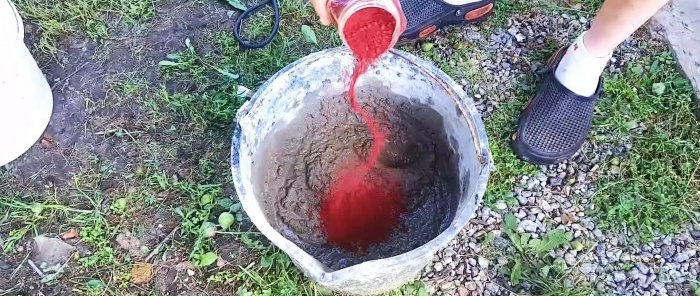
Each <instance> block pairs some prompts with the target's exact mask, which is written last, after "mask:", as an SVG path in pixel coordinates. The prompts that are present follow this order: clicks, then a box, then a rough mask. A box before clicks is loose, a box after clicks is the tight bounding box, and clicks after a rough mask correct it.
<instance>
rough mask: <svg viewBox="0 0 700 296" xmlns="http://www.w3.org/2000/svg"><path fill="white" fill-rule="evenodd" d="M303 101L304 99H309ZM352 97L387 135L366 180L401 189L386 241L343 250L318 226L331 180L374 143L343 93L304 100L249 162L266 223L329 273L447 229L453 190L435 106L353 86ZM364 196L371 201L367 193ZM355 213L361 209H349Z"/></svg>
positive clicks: (453, 160)
mask: <svg viewBox="0 0 700 296" xmlns="http://www.w3.org/2000/svg"><path fill="white" fill-rule="evenodd" d="M309 96H313V94H310V95H309ZM306 99H307V100H305V101H306V102H309V99H310V98H309V97H307V98H306ZM358 99H359V101H360V102H362V104H363V108H364V109H365V110H368V111H369V112H370V113H371V114H372V116H373V117H374V119H375V120H376V121H377V122H378V124H379V126H380V128H381V129H382V130H383V131H384V132H385V134H386V135H387V142H386V145H385V146H384V149H383V150H382V152H381V155H380V157H379V160H378V163H377V165H376V166H375V167H374V168H372V169H371V171H370V172H368V174H367V175H368V178H370V179H371V178H381V179H382V180H391V181H392V182H398V186H397V188H398V190H400V191H401V192H400V194H398V195H396V196H400V197H401V199H402V200H400V201H399V202H401V203H402V205H401V207H402V208H404V209H403V210H404V211H402V213H401V215H400V217H399V221H397V222H398V223H397V225H396V227H394V229H390V235H388V237H387V239H386V240H384V241H382V242H379V243H373V244H371V245H369V246H367V247H366V248H360V249H348V248H343V247H342V246H337V245H333V244H331V243H330V240H329V235H328V233H326V232H325V231H323V230H324V225H323V221H326V220H324V219H322V218H326V217H321V216H322V213H321V212H322V211H321V207H322V204H323V202H324V198H328V192H329V190H330V188H331V185H332V184H333V182H335V181H336V179H337V178H338V175H342V172H343V171H344V170H346V169H347V168H348V165H353V164H360V163H363V162H365V161H366V159H367V157H368V155H369V153H370V150H371V147H372V146H373V144H374V143H373V139H372V137H371V135H370V133H369V131H368V128H367V126H366V125H365V123H364V122H362V120H361V119H360V118H359V117H357V115H356V114H355V113H353V111H352V110H351V108H350V105H349V104H348V102H347V98H346V97H345V96H338V97H333V98H327V99H324V100H315V99H313V98H311V101H315V103H307V104H306V106H305V107H303V108H302V110H301V111H300V116H297V117H296V118H295V119H294V120H292V121H291V122H290V123H288V124H286V125H285V126H283V127H279V128H278V129H277V130H276V132H274V133H272V134H270V135H268V136H267V139H265V141H264V143H265V144H264V146H265V147H261V150H260V151H259V152H258V153H256V155H255V159H256V161H255V164H254V167H253V169H254V177H253V182H254V185H255V188H256V196H258V197H259V198H260V203H261V205H262V207H263V210H264V211H265V213H266V215H267V218H268V219H269V221H270V223H271V225H272V226H273V227H275V229H277V230H278V231H279V232H280V233H282V234H283V235H284V236H285V237H287V238H288V239H290V240H291V241H293V242H295V243H296V244H297V245H298V246H300V247H301V248H302V249H304V250H305V251H306V252H308V253H309V254H311V255H312V256H314V257H315V258H316V259H318V260H319V261H320V262H322V263H323V264H325V265H326V266H328V267H329V268H331V269H334V270H337V269H341V268H345V267H348V266H352V265H356V264H359V263H362V262H364V261H368V260H374V259H380V258H386V257H391V256H395V255H399V254H402V253H405V252H408V251H410V250H413V249H415V248H417V247H420V246H421V245H423V244H425V243H427V242H428V241H430V240H431V239H433V238H435V237H436V236H437V235H438V234H439V233H440V232H442V231H443V230H444V229H446V228H447V227H448V226H449V224H450V222H451V221H452V219H453V217H454V215H455V212H456V209H457V205H458V197H459V192H460V191H459V189H460V188H459V180H458V175H459V173H458V167H457V161H458V159H457V155H456V154H455V152H454V151H455V149H454V148H453V147H451V146H450V144H449V140H448V136H447V135H446V133H445V130H444V127H443V122H442V120H443V119H442V117H441V116H440V115H439V114H438V113H437V112H436V111H434V110H433V109H431V108H429V107H428V106H426V105H419V104H414V103H411V102H409V100H407V99H401V98H397V97H395V96H394V95H391V94H387V93H386V92H384V94H382V92H381V91H379V90H376V89H367V88H365V89H364V91H363V90H362V89H359V91H358ZM338 172H341V173H338ZM375 180H376V179H375ZM363 186H364V184H363ZM388 190H389V191H390V189H388ZM385 191H386V190H385ZM376 193H377V192H376V191H369V192H367V194H376ZM380 194H381V193H380ZM385 194H392V193H386V192H385ZM369 198H370V199H369V201H370V203H371V201H372V199H371V198H373V197H369ZM365 199H366V198H365ZM379 199H380V197H377V203H380V202H381V201H380V200H379ZM366 200H367V199H366ZM395 201H396V200H392V201H391V202H395ZM348 203H352V200H350V201H348ZM341 206H344V205H341ZM347 206H348V207H350V206H352V205H350V204H348V205H347ZM369 206H370V207H372V206H374V207H379V208H381V209H380V210H383V209H384V208H387V207H386V206H382V205H374V204H370V205H369ZM389 208H391V207H389ZM376 210H377V209H376V208H375V209H367V211H369V212H371V211H376ZM358 211H362V209H359V210H356V211H355V213H358ZM343 213H347V211H346V212H343ZM386 214H387V215H391V213H386ZM361 216H364V214H361ZM335 218H336V220H338V219H337V218H338V217H335ZM353 218H358V219H360V218H361V217H352V216H350V215H348V217H342V218H340V219H347V221H348V223H350V224H358V223H362V221H359V222H358V221H354V220H352V219H353ZM374 219H375V220H377V221H367V225H364V227H365V229H369V228H371V227H373V225H372V224H371V223H375V225H374V227H382V225H376V223H377V222H378V221H379V222H382V223H383V222H385V220H386V219H381V218H380V219H376V218H374ZM336 223H337V222H336ZM357 233H359V232H357ZM347 239H348V240H352V239H354V238H347ZM357 239H358V240H361V239H362V238H357Z"/></svg>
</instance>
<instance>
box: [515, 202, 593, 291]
mask: <svg viewBox="0 0 700 296" xmlns="http://www.w3.org/2000/svg"><path fill="white" fill-rule="evenodd" d="M517 227H518V225H517V221H516V218H515V216H513V214H507V215H505V217H504V224H503V231H504V233H505V234H506V235H507V236H508V238H509V239H510V242H511V243H512V244H513V246H514V247H515V249H516V253H515V254H514V256H513V257H512V265H511V266H510V270H508V271H507V272H506V275H507V276H509V278H510V282H511V284H512V285H514V286H517V285H519V284H520V283H521V282H527V283H528V284H530V285H532V287H533V288H532V290H531V292H532V293H535V295H550V296H554V295H561V296H564V295H581V296H583V295H590V293H591V288H590V286H589V284H588V283H586V282H577V283H574V285H573V286H569V285H567V284H566V282H565V279H567V278H568V276H569V274H570V272H571V269H569V268H568V267H567V265H566V262H565V261H564V260H563V259H561V258H557V259H555V258H553V257H552V256H551V255H550V252H551V251H553V250H556V249H558V248H561V247H564V246H571V245H572V244H574V243H575V242H573V243H572V235H571V233H568V232H565V231H564V230H561V229H554V230H550V231H549V232H547V233H546V234H545V235H544V236H543V237H542V238H533V237H531V235H530V234H529V233H524V234H523V233H519V232H517V230H516V229H517ZM579 244H580V243H579Z"/></svg>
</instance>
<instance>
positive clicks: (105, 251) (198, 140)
mask: <svg viewBox="0 0 700 296" xmlns="http://www.w3.org/2000/svg"><path fill="white" fill-rule="evenodd" d="M574 2H580V3H581V4H583V6H584V10H583V11H580V12H575V11H574V10H572V8H570V7H568V6H567V4H565V3H563V2H536V3H530V2H525V1H500V2H499V5H497V6H496V11H495V15H494V18H493V19H492V20H490V21H488V22H486V23H484V24H483V26H484V27H485V28H487V29H484V30H485V31H483V32H482V34H483V35H484V36H488V34H490V33H489V32H490V31H489V30H492V29H494V28H499V27H502V26H504V25H505V24H506V23H507V20H508V18H509V17H510V16H512V15H513V14H517V13H527V12H531V11H532V10H533V9H536V8H537V7H539V6H542V5H540V4H543V3H544V4H546V5H544V6H542V7H544V9H547V10H549V11H552V10H556V11H572V12H573V13H580V14H584V15H590V14H591V9H592V8H594V7H597V6H598V5H599V3H600V1H599V0H583V1H574ZM160 3H161V2H159V1H153V0H135V1H124V0H70V1H50V0H43V1H29V0H19V1H17V4H18V6H19V8H20V10H21V11H22V15H23V16H24V17H26V18H27V19H29V20H30V21H32V22H33V23H35V24H36V25H37V26H38V30H39V34H40V35H39V43H38V44H37V47H38V49H39V50H40V51H42V52H44V53H48V54H49V55H52V54H54V53H56V52H57V51H58V50H59V48H61V42H62V40H63V38H64V37H66V36H80V37H87V38H89V39H91V40H94V41H100V40H104V39H107V38H110V35H111V34H112V33H113V32H114V30H116V29H117V28H121V27H124V26H126V27H129V28H131V29H134V30H140V29H141V27H140V25H141V24H145V23H146V22H148V21H149V20H151V19H153V17H154V16H155V13H156V9H155V8H156V7H157V6H158V5H160ZM282 19H283V21H282V22H283V23H282V26H281V30H280V33H279V35H278V36H277V38H276V39H275V40H274V41H273V43H272V44H271V45H270V46H268V47H265V48H263V49H260V50H254V51H247V50H242V49H241V48H240V47H239V45H238V44H237V42H236V40H235V39H234V38H233V36H232V35H231V33H230V32H229V31H221V30H218V29H207V30H205V31H204V33H203V34H202V35H200V36H191V37H190V38H191V39H185V40H182V46H181V47H180V49H179V50H173V51H172V52H165V53H163V60H162V61H161V63H160V71H159V75H160V76H159V77H158V79H157V80H156V81H147V80H146V78H145V77H141V75H140V74H141V73H140V72H138V71H136V72H134V73H131V74H129V75H119V76H114V77H113V79H112V80H110V85H109V87H110V88H111V89H112V90H113V91H114V92H115V93H116V94H117V95H118V96H121V97H124V98H129V99H131V100H130V101H129V102H128V103H129V104H130V105H129V106H135V107H134V109H135V110H137V113H136V116H135V117H136V119H135V120H134V122H136V123H138V124H136V127H128V128H127V127H125V126H121V125H115V126H114V127H112V126H109V127H108V128H107V127H106V128H105V131H103V135H104V137H105V138H116V139H117V141H118V143H119V144H120V145H119V146H118V147H127V148H131V149H133V150H134V151H135V153H133V154H128V155H130V156H128V157H124V158H125V159H126V160H125V162H126V164H124V163H118V162H115V161H114V160H113V159H109V157H108V156H103V155H97V154H95V152H93V151H87V152H85V151H77V152H76V153H78V155H80V156H85V157H84V158H83V159H81V160H79V161H78V163H79V164H80V169H79V171H78V172H76V173H75V175H73V176H72V178H71V180H69V181H70V182H69V184H68V185H66V186H64V187H61V188H52V187H41V188H33V187H31V186H27V185H25V184H22V183H20V182H18V181H17V180H16V179H13V177H12V176H10V174H8V173H5V172H0V234H2V249H3V255H4V256H24V254H23V253H22V251H18V250H20V249H21V246H22V244H23V242H25V241H26V239H28V238H30V237H32V236H35V235H39V234H43V233H50V234H55V235H60V234H62V233H65V232H66V231H69V230H70V229H78V230H79V231H80V234H79V236H80V243H81V244H83V245H84V246H85V247H87V248H88V249H90V250H91V251H92V252H90V253H87V254H84V255H83V256H80V257H79V258H76V262H77V263H78V264H77V267H76V270H75V271H74V273H73V274H71V275H70V276H66V275H65V274H64V276H61V277H57V278H52V279H48V280H49V281H50V283H51V284H54V285H63V286H64V287H68V288H69V289H70V290H75V291H78V292H79V293H82V294H90V295H125V294H127V293H133V292H135V291H137V292H143V293H151V292H152V291H150V290H149V289H150V287H144V286H139V285H136V284H133V283H132V282H131V280H132V277H133V274H131V272H130V270H131V266H132V265H134V264H135V263H139V261H140V260H141V259H140V258H137V257H134V256H132V255H130V254H128V252H126V251H124V250H121V249H119V246H118V245H117V244H116V243H115V240H116V237H117V236H118V235H119V234H121V233H124V232H125V231H127V230H128V231H130V232H131V233H134V235H135V236H136V237H139V238H140V237H143V236H144V235H146V234H147V233H148V231H149V230H150V229H152V227H153V225H148V223H149V222H150V221H151V220H148V218H152V217H153V216H155V215H164V216H166V217H168V219H169V221H172V222H173V224H172V225H170V226H172V227H175V226H176V227H178V229H179V231H177V234H176V236H175V237H174V238H173V240H172V241H170V242H168V243H167V244H165V246H164V247H163V250H162V251H161V252H159V256H166V255H167V256H169V257H167V258H179V257H178V255H180V254H181V255H182V256H181V257H182V258H181V259H182V260H185V261H189V262H191V263H193V265H194V267H193V268H194V269H196V270H197V272H198V276H199V275H200V274H201V281H202V282H203V283H204V285H205V288H207V289H209V290H211V291H216V292H213V293H218V292H221V294H226V295H233V294H235V295H245V296H258V295H332V294H331V293H330V291H327V290H325V289H323V288H321V287H318V286H316V285H314V284H313V283H311V282H310V281H309V280H308V279H307V278H306V277H304V276H303V274H301V272H300V271H299V270H298V269H296V268H295V267H294V266H293V264H291V261H290V260H289V258H288V257H287V256H286V255H285V254H284V253H283V252H281V251H279V250H278V249H276V248H275V247H272V246H269V245H268V244H266V243H264V241H265V240H264V238H263V237H261V236H260V234H259V233H257V232H255V230H254V229H252V228H251V226H250V222H249V221H248V220H247V218H246V217H245V215H244V213H243V212H242V211H241V208H240V204H238V203H237V202H236V199H235V194H234V193H233V191H232V188H231V187H232V186H231V185H232V180H231V176H230V174H229V173H228V169H229V168H228V153H229V152H228V148H229V143H228V142H229V137H230V123H231V121H232V120H233V117H234V115H235V111H236V110H237V108H238V107H240V105H241V104H242V103H243V101H244V100H245V98H244V97H243V96H241V95H240V91H242V90H244V89H245V88H249V89H253V90H254V89H255V88H257V87H259V86H260V85H261V84H262V83H263V82H264V81H266V80H267V79H268V77H269V76H270V75H272V74H274V73H275V72H276V71H278V70H279V69H281V68H282V67H284V66H286V65H288V64H290V63H292V62H293V61H295V60H297V59H298V58H300V57H303V56H305V55H306V54H309V53H311V52H315V51H318V50H321V49H324V48H328V47H333V46H338V45H340V40H339V38H338V37H337V34H335V32H334V31H333V30H332V29H331V28H324V27H321V26H320V25H318V24H317V22H316V16H315V15H314V13H313V10H312V9H311V8H310V6H309V4H308V3H305V2H302V1H283V2H282ZM302 25H309V26H311V27H312V28H313V30H314V31H315V34H316V35H317V39H318V41H319V43H318V44H314V43H311V42H309V41H307V40H305V39H304V38H303V36H302V33H301V26H302ZM246 28H247V29H248V30H247V31H246V32H247V34H249V35H247V36H250V37H260V36H263V35H264V34H266V33H267V32H268V31H269V28H270V27H269V19H268V18H265V17H264V16H263V15H258V16H256V17H254V18H253V19H250V20H249V21H248V23H247V25H246ZM448 31H449V32H451V33H450V34H448V35H447V38H445V39H444V40H441V39H430V40H428V41H425V42H421V46H420V47H411V46H406V47H404V48H403V49H404V50H407V51H410V52H412V53H414V54H417V55H419V56H421V57H423V58H425V59H428V60H430V61H432V62H434V63H435V64H436V65H437V66H438V67H439V68H441V69H442V70H444V71H445V72H446V73H448V74H449V75H450V76H452V77H453V78H455V79H456V80H458V81H459V80H461V79H466V80H468V81H470V82H471V83H472V84H476V83H487V82H488V81H489V79H491V78H490V77H489V76H487V75H486V74H485V73H483V72H482V71H481V70H480V67H479V65H478V64H472V63H473V61H474V60H476V61H477V63H478V61H480V60H484V59H486V58H487V57H488V56H487V55H488V54H489V53H487V52H484V50H483V49H482V48H479V44H469V43H467V42H466V41H465V40H463V39H462V38H461V37H459V35H458V34H455V32H456V31H458V29H450V30H448ZM558 46H559V44H557V43H556V42H550V43H546V44H543V45H541V47H539V48H535V49H532V51H531V54H530V56H529V57H527V58H528V59H530V60H532V61H544V60H545V59H546V58H547V57H548V55H549V54H551V52H552V51H553V49H554V48H556V47H558ZM445 49H449V51H447V50H445ZM448 52H449V53H448ZM643 52H644V56H643V58H642V59H641V60H640V61H638V62H637V63H635V64H634V66H632V67H630V68H628V69H625V71H624V72H623V73H621V74H619V75H612V76H610V75H609V76H607V77H606V83H605V92H606V95H605V98H604V99H603V100H602V101H601V102H600V104H599V106H598V111H597V112H598V115H599V116H596V119H595V122H594V131H593V135H592V137H591V141H593V142H594V143H596V144H610V145H615V144H620V143H621V142H622V141H626V142H630V143H632V144H633V146H632V147H633V148H632V150H631V151H630V152H629V154H626V155H621V156H618V157H617V158H612V159H607V160H606V164H605V165H604V167H602V168H601V171H609V170H610V169H611V168H612V169H617V170H619V172H620V173H619V174H617V175H603V176H601V178H599V180H598V181H597V184H596V186H597V188H598V190H597V192H596V195H595V196H594V197H593V201H594V205H595V208H594V209H593V210H591V211H590V212H589V213H588V214H589V215H591V216H594V217H596V218H597V221H598V222H599V223H600V224H601V225H602V226H604V227H605V228H606V229H607V230H609V231H611V232H612V233H613V234H614V233H616V232H617V231H620V230H621V229H628V230H631V231H632V232H633V233H635V234H637V235H638V236H640V237H642V238H643V239H651V238H652V237H654V235H655V232H656V231H662V232H666V233H671V232H674V231H677V230H679V229H681V227H682V226H683V225H685V224H687V222H689V221H691V220H692V219H691V218H692V214H693V213H697V212H698V209H699V207H700V196H698V194H700V193H699V192H700V180H699V178H700V168H699V167H698V163H700V159H699V157H700V129H699V128H698V127H699V126H698V122H697V120H696V119H694V118H693V116H692V103H691V97H690V96H691V94H692V89H691V87H690V86H689V84H688V82H687V80H686V79H683V78H681V76H680V75H679V73H678V72H677V70H676V69H675V61H673V59H672V58H671V55H670V54H669V53H666V52H663V51H662V49H659V48H656V47H647V48H644V51H643ZM166 55H167V56H166ZM529 74H531V73H529ZM535 82H536V81H535V77H534V75H527V76H526V78H522V79H519V80H518V81H514V82H512V84H511V85H510V89H509V91H512V96H511V97H512V99H507V100H503V102H502V103H501V104H500V105H498V106H497V107H496V109H495V110H494V111H493V112H492V113H491V114H489V115H488V116H487V117H486V118H485V125H486V130H487V132H488V137H489V140H490V144H491V146H490V148H491V152H492V154H493V157H494V160H495V170H494V171H493V173H492V175H491V181H490V185H489V187H488V192H487V194H486V197H485V201H486V203H487V204H493V203H495V202H497V201H499V200H504V201H506V202H507V203H511V204H512V203H515V202H516V200H515V199H514V198H513V196H512V190H513V188H514V184H515V182H516V180H517V179H518V178H520V177H522V176H532V175H534V174H536V173H537V172H538V171H539V170H540V168H539V167H537V166H533V165H529V164H527V163H525V162H523V161H521V160H519V159H518V158H517V157H516V156H515V154H514V153H513V152H512V150H511V149H510V145H509V141H510V136H511V134H512V132H513V130H514V129H515V121H516V120H517V117H518V115H519V113H520V111H521V110H522V108H523V106H524V104H525V102H526V101H527V100H528V99H529V97H530V95H531V94H532V93H533V91H534V88H535ZM489 95H492V96H496V95H501V96H503V95H508V96H510V95H511V94H510V93H509V94H487V95H486V97H488V96H489ZM138 110H142V111H138ZM640 124H643V125H644V126H646V128H647V129H646V131H644V132H642V133H638V132H637V131H638V129H635V128H633V127H636V126H639V125H640ZM609 133H612V134H614V135H615V137H602V135H603V134H609ZM131 155H134V156H131ZM613 167H615V168H613ZM222 172H224V173H222ZM227 214H231V215H232V216H233V217H234V222H233V225H231V226H229V227H224V226H225V225H223V224H222V223H221V222H220V220H219V217H222V216H225V215H227ZM504 229H505V232H506V233H507V234H506V236H507V237H508V239H509V241H510V242H511V244H512V245H513V246H514V250H513V252H510V253H494V254H492V255H493V256H505V257H506V258H508V259H509V262H510V263H509V264H508V266H507V267H506V269H505V270H503V271H502V272H503V274H504V275H505V278H507V279H509V280H510V281H511V282H513V283H515V284H516V285H515V286H517V284H519V283H527V284H528V285H530V286H531V287H532V293H535V294H537V295H588V294H589V293H590V292H591V287H590V285H589V284H588V283H586V282H585V281H580V282H578V281H574V284H575V287H574V288H572V287H571V285H570V283H567V280H568V279H570V278H571V275H572V273H571V271H570V270H565V268H563V265H562V262H561V260H556V259H555V258H553V257H551V256H550V254H549V253H548V252H546V251H551V250H561V249H564V250H566V249H569V248H572V247H574V248H575V245H576V242H575V241H572V240H571V238H570V237H568V235H569V234H567V233H561V232H556V231H553V232H550V233H549V234H548V236H545V238H537V239H536V238H532V237H526V236H523V235H520V234H517V233H515V232H514V231H513V227H512V225H510V226H508V225H505V226H504ZM167 230H170V229H167ZM489 237H490V239H489V240H493V237H492V236H489ZM222 238H229V239H232V240H234V241H235V242H236V243H238V244H240V245H242V246H243V247H245V249H246V250H249V251H250V252H251V256H250V258H245V259H246V260H243V261H242V262H229V263H227V264H228V265H225V266H224V267H219V266H218V265H219V263H220V262H219V261H220V260H219V259H220V258H224V257H226V256H228V255H232V254H228V253H225V252H223V251H221V250H220V249H219V248H217V240H218V239H222ZM148 251H149V252H150V251H151V250H150V249H149V250H148ZM173 260H176V259H173ZM244 261H245V262H244ZM409 295H410V296H424V295H428V289H427V287H426V285H425V284H424V283H423V282H421V281H417V282H415V283H410V284H407V285H406V286H404V287H402V288H400V289H397V290H396V291H393V292H391V293H387V296H409Z"/></svg>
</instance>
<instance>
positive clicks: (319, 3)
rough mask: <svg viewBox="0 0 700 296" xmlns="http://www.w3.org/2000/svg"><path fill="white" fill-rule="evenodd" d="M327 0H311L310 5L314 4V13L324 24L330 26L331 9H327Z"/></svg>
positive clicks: (331, 21)
mask: <svg viewBox="0 0 700 296" xmlns="http://www.w3.org/2000/svg"><path fill="white" fill-rule="evenodd" d="M328 1H329V0H311V5H313V6H314V10H316V14H318V17H319V19H320V21H321V24H323V25H324V26H330V25H331V23H333V20H332V18H331V11H330V10H329V9H328Z"/></svg>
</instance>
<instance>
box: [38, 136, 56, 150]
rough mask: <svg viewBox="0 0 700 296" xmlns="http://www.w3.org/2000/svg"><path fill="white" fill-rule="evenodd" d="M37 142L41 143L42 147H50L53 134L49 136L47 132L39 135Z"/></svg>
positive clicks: (52, 141)
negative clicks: (39, 138) (39, 139)
mask: <svg viewBox="0 0 700 296" xmlns="http://www.w3.org/2000/svg"><path fill="white" fill-rule="evenodd" d="M39 143H41V147H42V148H44V149H48V148H51V146H53V144H54V143H55V141H54V139H53V136H51V135H49V134H43V135H42V137H41V141H39Z"/></svg>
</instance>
